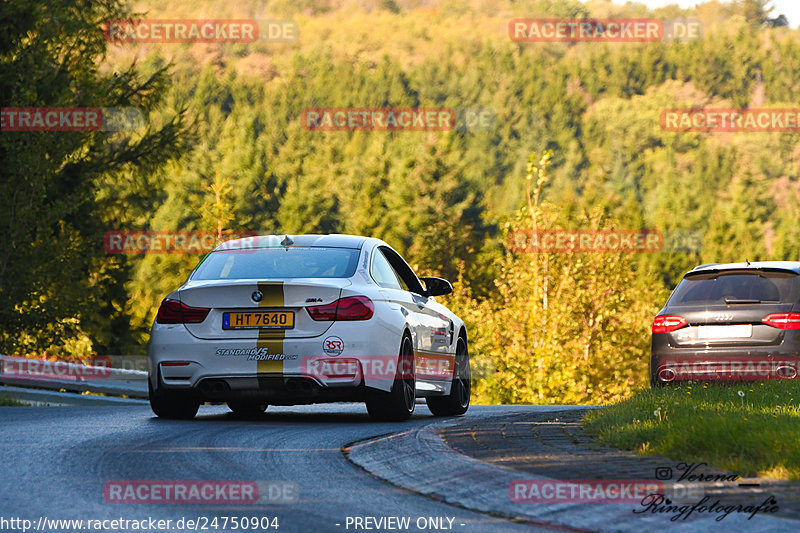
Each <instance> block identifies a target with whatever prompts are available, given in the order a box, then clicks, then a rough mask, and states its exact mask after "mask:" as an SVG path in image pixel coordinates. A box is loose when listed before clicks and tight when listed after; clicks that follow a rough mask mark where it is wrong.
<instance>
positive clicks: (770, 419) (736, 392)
mask: <svg viewBox="0 0 800 533" xmlns="http://www.w3.org/2000/svg"><path fill="white" fill-rule="evenodd" d="M740 392H741V394H743V396H742V395H740ZM583 425H584V428H585V429H586V431H587V432H588V433H589V434H590V435H592V436H593V437H595V438H596V439H597V441H598V442H599V443H600V444H604V445H606V446H612V447H615V448H622V449H626V450H631V451H635V452H637V453H639V454H641V455H660V456H663V457H668V458H670V459H673V460H676V461H686V462H705V463H708V464H709V465H711V466H713V467H715V468H719V469H722V470H726V471H729V472H732V473H736V474H739V475H741V476H755V475H758V476H762V477H771V478H775V479H785V480H795V481H796V480H800V383H798V382H791V381H780V382H760V383H759V382H756V383H711V384H709V383H693V384H684V385H680V386H674V387H666V388H663V389H657V390H649V389H648V390H641V391H638V392H637V393H635V394H634V395H633V397H631V398H630V399H628V400H624V401H622V402H620V403H618V404H615V405H612V406H610V407H607V408H604V409H598V410H596V411H592V412H590V413H589V414H588V415H587V416H586V417H585V418H584V420H583Z"/></svg>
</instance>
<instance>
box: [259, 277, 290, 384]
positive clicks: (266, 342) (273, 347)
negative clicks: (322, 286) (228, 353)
mask: <svg viewBox="0 0 800 533" xmlns="http://www.w3.org/2000/svg"><path fill="white" fill-rule="evenodd" d="M258 290H260V291H261V293H262V294H263V295H264V297H263V298H262V299H261V301H260V302H258V306H259V307H274V308H280V307H283V305H284V303H283V283H280V282H278V283H259V284H258ZM285 336H286V332H285V331H284V330H282V329H259V330H258V341H257V342H256V346H257V347H258V348H266V349H267V353H268V354H270V355H273V354H279V353H283V339H284V337H285ZM256 372H257V373H258V374H259V375H261V374H283V361H258V367H257V370H256Z"/></svg>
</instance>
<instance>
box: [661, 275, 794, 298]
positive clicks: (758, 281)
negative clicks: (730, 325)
mask: <svg viewBox="0 0 800 533" xmlns="http://www.w3.org/2000/svg"><path fill="white" fill-rule="evenodd" d="M798 280H800V276H797V275H796V274H793V273H791V272H787V273H785V274H784V273H772V272H769V273H765V272H753V273H752V274H742V273H736V274H724V273H720V274H719V275H716V276H715V277H712V278H708V277H705V276H696V277H687V278H685V279H683V280H682V281H681V282H680V284H679V285H678V287H677V288H676V289H675V292H674V293H673V294H672V297H671V298H670V299H669V305H672V306H676V305H687V306H692V305H720V304H721V305H725V304H731V303H734V304H735V303H753V304H757V303H776V302H778V303H794V302H797V301H798Z"/></svg>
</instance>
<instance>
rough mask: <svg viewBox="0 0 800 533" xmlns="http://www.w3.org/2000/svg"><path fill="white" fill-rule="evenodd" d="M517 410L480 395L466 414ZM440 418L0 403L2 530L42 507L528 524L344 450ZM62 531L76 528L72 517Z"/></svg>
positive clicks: (155, 514) (341, 408)
mask: <svg viewBox="0 0 800 533" xmlns="http://www.w3.org/2000/svg"><path fill="white" fill-rule="evenodd" d="M519 409H520V406H516V407H503V406H477V407H476V406H473V407H472V408H470V411H469V412H468V415H467V416H468V417H469V418H474V419H478V418H481V417H487V416H497V415H500V414H505V413H506V412H508V413H512V412H515V411H518V410H519ZM528 409H530V407H528ZM437 420H439V419H435V418H432V417H430V416H429V412H428V410H427V408H425V406H424V405H418V406H417V414H416V415H415V416H414V417H413V418H412V420H410V421H408V422H404V423H375V422H372V421H371V420H370V419H369V418H368V417H367V414H366V409H365V408H364V406H363V405H361V404H332V405H316V406H297V407H272V406H271V407H270V408H269V409H268V411H267V413H265V414H264V415H263V416H260V417H257V418H253V419H248V420H241V419H236V418H235V417H234V416H233V415H232V414H230V412H229V411H228V410H227V408H226V407H223V406H203V407H201V409H200V413H199V414H198V417H197V418H196V419H195V420H192V421H166V420H160V419H157V418H155V417H154V416H153V414H152V413H151V411H150V409H149V407H146V406H80V407H4V408H0V428H2V429H0V465H2V470H1V471H2V475H1V476H0V530H3V531H14V530H15V529H14V527H15V526H14V524H12V523H9V522H6V523H5V524H4V523H3V522H2V520H3V519H6V520H9V519H12V518H20V519H28V520H31V521H32V528H33V527H36V526H38V525H39V520H40V518H41V517H46V518H47V519H83V520H89V519H91V520H98V519H107V520H112V519H118V518H122V519H127V520H144V519H148V518H153V519H155V520H172V521H173V522H172V524H173V526H172V528H171V529H169V530H171V531H177V530H178V529H176V528H175V527H174V525H175V524H176V522H177V521H178V520H179V519H181V518H185V519H191V520H196V519H198V518H199V519H200V521H199V523H198V524H197V530H199V531H202V530H203V525H205V526H206V527H207V529H205V530H206V531H217V530H222V528H221V527H220V526H221V525H222V520H223V519H224V517H234V516H237V517H258V518H261V517H269V518H273V517H277V521H278V524H279V529H278V531H303V532H305V531H335V532H342V531H377V530H383V531H391V530H397V529H393V526H397V525H398V524H401V523H402V522H393V521H386V517H400V518H401V519H402V518H406V519H407V520H409V522H408V523H409V528H408V529H400V530H407V531H442V530H444V531H448V530H450V531H463V532H483V531H491V532H497V531H531V530H533V529H534V528H533V527H532V526H530V525H524V524H517V523H512V522H509V521H506V520H503V519H499V518H494V517H491V516H486V515H482V514H478V513H474V512H471V511H467V510H464V509H461V508H458V507H454V506H451V505H447V504H445V503H442V502H439V501H436V500H434V499H431V498H428V497H425V496H422V495H418V494H414V493H412V492H409V491H407V490H405V489H401V488H398V487H395V486H392V485H390V484H388V483H386V482H384V481H381V480H378V479H376V478H374V477H372V476H371V475H369V474H368V473H366V472H364V471H362V470H360V469H359V468H358V467H356V466H354V465H353V464H351V463H350V462H349V461H348V460H347V459H346V458H345V457H344V455H343V453H342V450H341V449H342V447H343V446H345V445H347V444H349V443H352V442H354V441H358V440H362V439H368V438H372V437H377V436H381V435H385V434H388V433H394V432H401V431H404V430H407V429H411V428H414V427H419V426H421V425H425V424H429V423H432V422H434V421H437ZM430 475H431V476H446V475H447V472H435V471H432V472H431V473H430ZM130 480H160V481H186V480H195V481H207V480H232V481H246V482H252V481H256V482H258V483H259V487H260V494H261V498H262V499H261V500H259V501H258V502H256V503H239V502H237V503H231V502H224V503H214V504H191V503H172V504H164V503H132V504H129V503H122V504H118V503H109V502H108V501H107V498H108V497H109V496H108V495H106V494H104V488H108V487H107V484H110V485H111V486H115V487H119V486H120V483H119V482H124V481H130ZM122 485H123V486H124V483H123V484H122ZM109 490H111V489H109ZM223 497H225V496H224V494H223ZM265 500H266V501H265ZM214 517H217V519H218V520H217V523H216V525H217V527H216V528H214V527H212V526H213V525H214V524H213V522H211V520H212V519H213V518H214ZM359 518H360V519H361V520H360V521H358V519H359ZM206 519H207V520H209V522H207V523H205V522H204V521H205V520H206ZM381 519H383V520H384V521H382V522H379V521H380V520H381ZM259 522H260V523H259V525H258V527H256V528H249V531H261V530H262V529H261V526H262V525H265V524H266V522H265V521H262V520H259ZM43 523H46V522H43ZM270 523H271V524H273V525H274V522H272V521H271V522H270ZM19 525H20V523H16V526H19ZM184 526H185V523H184ZM231 526H232V521H230V519H229V522H228V527H227V529H226V530H228V531H233V530H234V529H233V528H232V527H231ZM359 526H360V527H359ZM380 526H383V527H380ZM418 526H420V527H418ZM43 529H46V530H48V531H53V530H56V529H54V528H52V527H51V528H43ZM184 529H188V528H186V527H185V528H184ZM17 530H19V529H17ZM40 530H41V529H40ZM61 530H62V531H66V530H77V529H76V528H75V527H74V524H73V527H72V528H65V529H61ZM84 530H85V529H84ZM109 530H110V529H109ZM115 530H117V531H124V530H125V529H124V528H123V527H121V526H120V525H118V526H117V528H116V529H115ZM242 530H243V529H242V528H241V527H240V529H238V531H242ZM268 530H269V531H275V529H272V528H271V529H268ZM151 531H152V529H151Z"/></svg>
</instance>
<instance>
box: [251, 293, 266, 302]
mask: <svg viewBox="0 0 800 533" xmlns="http://www.w3.org/2000/svg"><path fill="white" fill-rule="evenodd" d="M263 297H264V295H263V294H261V291H253V294H251V295H250V298H252V299H253V301H254V302H260V301H261V299H262V298H263Z"/></svg>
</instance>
